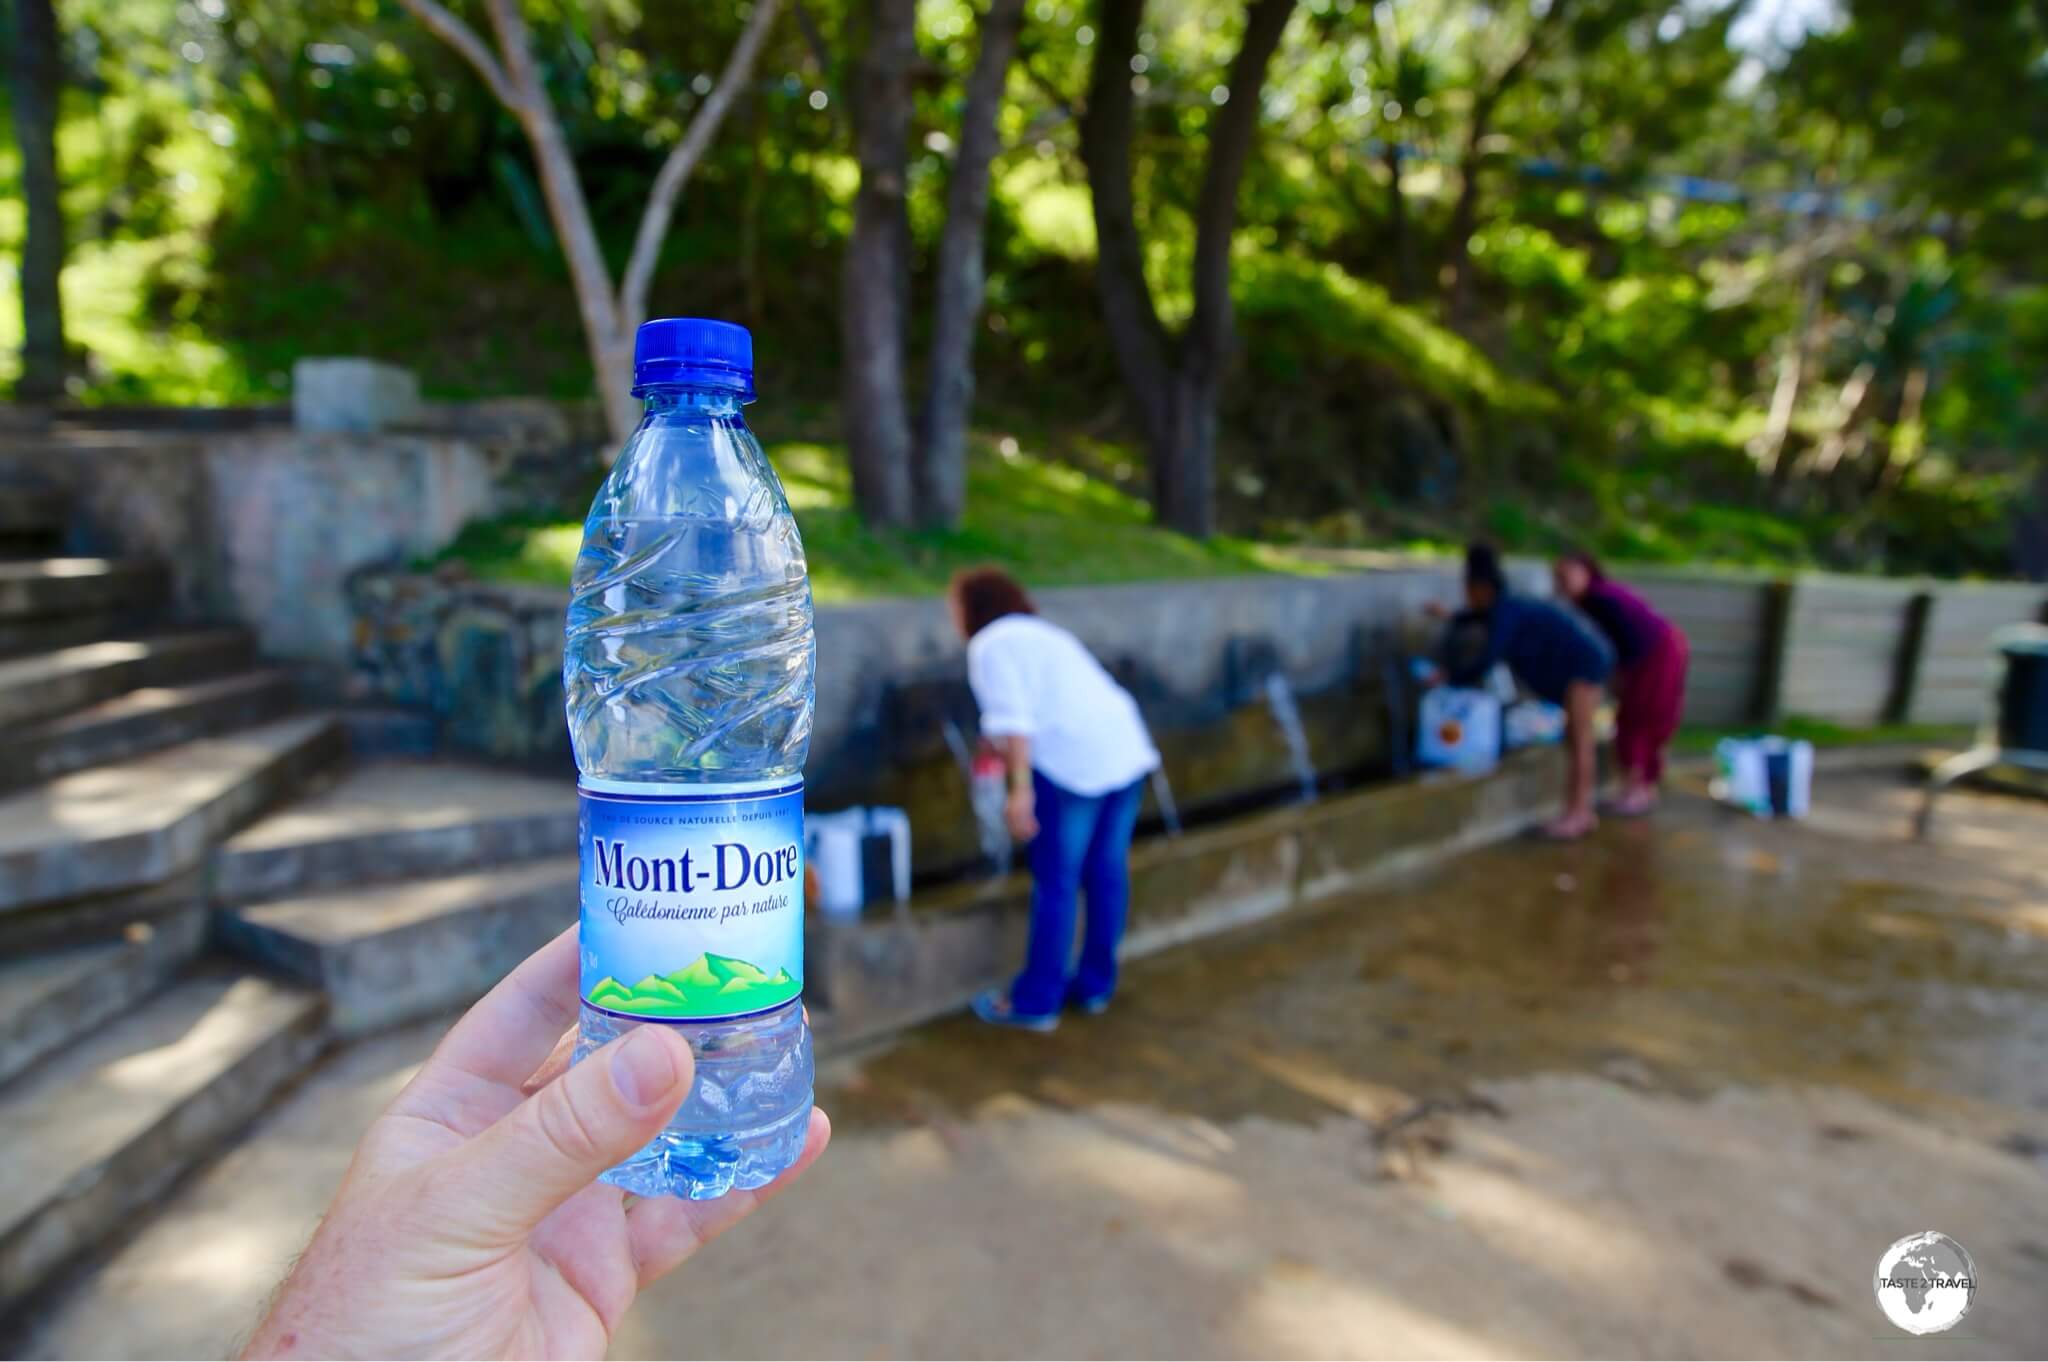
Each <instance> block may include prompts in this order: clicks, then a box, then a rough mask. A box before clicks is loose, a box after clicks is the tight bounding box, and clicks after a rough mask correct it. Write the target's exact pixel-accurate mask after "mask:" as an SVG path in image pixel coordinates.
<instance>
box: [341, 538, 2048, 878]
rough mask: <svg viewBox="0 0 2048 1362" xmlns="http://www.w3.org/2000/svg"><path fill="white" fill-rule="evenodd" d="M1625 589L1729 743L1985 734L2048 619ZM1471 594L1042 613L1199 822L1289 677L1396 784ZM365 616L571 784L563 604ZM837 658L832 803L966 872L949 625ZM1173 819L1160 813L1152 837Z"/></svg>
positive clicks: (941, 864) (466, 729)
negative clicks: (1998, 647) (1823, 731)
mask: <svg viewBox="0 0 2048 1362" xmlns="http://www.w3.org/2000/svg"><path fill="white" fill-rule="evenodd" d="M1514 570H1515V573H1516V576H1517V578H1518V585H1519V586H1520V588H1521V589H1524V590H1528V591H1533V592H1541V591H1544V590H1547V587H1548V583H1547V580H1546V575H1545V573H1544V571H1543V567H1542V565H1541V564H1536V563H1521V564H1517V565H1516V566H1515V569H1514ZM1623 575H1624V576H1625V577H1626V578H1627V580H1629V581H1631V582H1634V583H1637V584H1638V585H1640V586H1641V588H1642V589H1643V590H1644V592H1645V594H1647V595H1648V596H1649V597H1650V599H1651V600H1652V601H1654V602H1655V603H1656V604H1657V605H1658V606H1660V607H1661V608H1662V609H1664V610H1665V611H1666V612H1667V613H1669V614H1670V615H1671V617H1672V618H1673V619H1674V620H1676V621H1677V623H1678V624H1679V625H1680V626H1681V627H1682V628H1684V629H1685V630H1686V632H1687V634H1688V635H1689V636H1690V638H1691V639H1692V643H1693V650H1694V654H1693V655H1694V662H1693V671H1692V675H1691V678H1690V682H1689V685H1688V693H1687V703H1686V713H1685V717H1686V720H1687V722H1689V723H1693V724H1699V725H1706V726H1712V727H1738V726H1741V725H1744V724H1751V723H1754V724H1763V723H1767V722H1769V721H1770V720H1771V719H1772V718H1774V717H1775V716H1779V715H1782V714H1788V713H1789V714H1798V715H1802V716H1809V717H1818V718H1827V719H1834V720H1836V721H1839V722H1852V723H1868V722H1875V721H1877V720H1879V719H1898V718H1904V717H1908V716H1911V717H1914V718H1918V719H1923V720H1935V721H1949V722H1955V721H1962V720H1966V719H1968V718H1969V717H1972V716H1973V715H1974V713H1975V706H1976V700H1975V698H1974V695H1973V693H1972V691H1971V687H1972V685H1973V684H1974V685H1976V686H1977V687H1979V688H1981V684H1982V677H1983V676H1984V670H1983V664H1982V662H1981V657H1982V650H1983V647H1984V643H1985V640H1986V639H1987V638H1988V637H1989V634H1990V632H1991V631H1992V629H1993V628H1995V627H1996V626H1997V625H1998V624H2000V623H2005V622H2010V621H2012V620H2019V619H2027V618H2033V617H2037V616H2038V614H2039V612H2040V609H2041V607H2042V604H2043V601H2044V597H2048V588H2041V587H2023V586H2002V587H1990V586H1971V585H1963V584H1929V583H1918V582H1905V581H1858V580H1854V579H1844V578H1834V577H1824V576H1815V577H1801V578H1797V579H1792V580H1780V579H1775V578H1771V577H1768V576H1763V575H1754V574H1751V575H1745V574H1728V573H1676V572H1669V571H1649V572H1635V571H1626V572H1624V574H1623ZM1456 592H1457V583H1456V580H1455V565H1454V564H1452V563H1449V562H1442V561H1437V562H1423V563H1416V562H1394V563H1389V564H1388V565H1387V566H1384V567H1380V568H1376V569H1374V570H1371V571H1363V572H1351V573H1342V574H1333V575H1330V576H1326V577H1286V576H1265V577H1238V578H1226V579H1216V580H1206V581H1189V582H1151V583H1143V584H1134V585H1127V586H1105V587H1086V588H1068V589H1058V590H1048V591H1043V592H1040V593H1039V605H1040V608H1041V609H1042V610H1043V611H1044V612H1045V614H1046V615H1047V616H1048V617H1049V618H1051V619H1053V620H1055V621H1057V622H1058V623H1060V624H1063V625H1065V626H1067V627H1068V628H1070V629H1072V630H1073V631H1074V632H1075V633H1076V634H1078V635H1079V636H1080V637H1081V639H1082V640H1083V641H1084V642H1085V643H1087V644H1088V646H1089V647H1090V648H1091V649H1093V650H1094V651H1095V653H1096V654H1097V655H1098V656H1099V657H1101V658H1102V659H1103V661H1104V663H1105V664H1106V665H1107V666H1108V667H1109V668H1110V669H1111V670H1112V671H1113V672H1115V673H1116V675H1117V676H1118V677H1119V679H1120V680H1122V681H1123V683H1124V684H1125V685H1126V686H1127V687H1129V689H1130V690H1131V692H1132V693H1133V694H1134V695H1135V696H1136V697H1137V698H1138V702H1139V704H1140V706H1141V707H1142V708H1143V710H1144V712H1145V716H1146V720H1147V722H1148V723H1149V724H1150V725H1151V727H1152V730H1153V736H1154V738H1155V739H1156V741H1157V742H1158V744H1159V747H1160V750H1161V752H1162V754H1163V756H1164V757H1165V765H1166V773H1167V777H1168V780H1169V783H1170V786H1171V788H1172V790H1173V791H1174V792H1175V794H1176V796H1177V798H1178V802H1179V804H1180V806H1181V808H1182V810H1183V812H1187V813H1192V814H1195V815H1198V816H1199V815H1202V814H1204V813H1210V812H1227V811H1229V810H1231V809H1234V808H1238V807H1242V806H1244V805H1247V804H1250V803H1253V802H1258V801H1260V800H1264V799H1268V798H1270V797H1272V796H1274V795H1276V794H1284V793H1285V792H1286V791H1287V790H1288V789H1289V788H1290V787H1292V786H1294V785H1295V784H1296V782H1297V774H1296V771H1295V769H1294V767H1293V765H1292V763H1291V760H1290V757H1289V751H1288V745H1287V740H1286V737H1285V735H1284V734H1283V732H1282V730H1281V728H1280V726H1279V723H1278V721H1277V719H1276V715H1275V712H1274V709H1273V706H1272V703H1271V696H1270V692H1269V684H1270V682H1269V678H1273V677H1279V678H1284V680H1285V682H1286V684H1287V688H1288V692H1289V695H1290V696H1291V697H1292V699H1293V700H1294V702H1295V706H1296V708H1297V709H1298V712H1299V716H1300V719H1301V724H1302V728H1303V729H1304V731H1305V734H1306V737H1307V744H1308V750H1309V755H1310V758H1311V760H1312V762H1313V765H1314V768H1315V770H1316V772H1317V774H1318V776H1319V777H1320V778H1321V780H1322V782H1323V784H1324V786H1325V788H1329V787H1331V786H1333V785H1335V786H1341V785H1344V784H1347V783H1351V782H1354V781H1356V780H1359V779H1362V778H1366V777H1373V776H1379V775H1383V774H1386V773H1387V772H1389V771H1398V770H1399V769H1401V766H1402V764H1403V763H1402V756H1403V754H1404V753H1405V751H1406V750H1407V746H1408V740H1407V735H1406V734H1405V732H1403V731H1399V730H1400V723H1401V717H1402V715H1403V714H1404V713H1405V712H1406V710H1405V705H1402V706H1395V705H1390V704H1389V703H1388V697H1389V694H1390V688H1392V687H1402V686H1404V685H1405V682H1404V681H1403V680H1402V674H1403V671H1404V667H1403V664H1404V661H1405V658H1406V657H1407V656H1408V655H1410V654H1411V653H1413V652H1415V651H1417V650H1420V649H1423V648H1426V647H1428V646H1429V644H1430V642H1431V641H1432V638H1433V634H1434V626H1432V625H1430V624H1429V623H1427V621H1426V620H1424V618H1423V617H1422V611H1421V607H1422V606H1423V604H1424V603H1425V602H1428V601H1432V600H1437V601H1449V600H1452V599H1454V597H1455V595H1456ZM348 600H349V610H350V613H351V614H352V616H353V618H354V642H355V647H354V655H353V662H352V669H353V670H352V674H351V679H350V683H349V685H350V693H351V694H352V695H353V696H355V697H357V698H359V699H363V700H375V701H379V702H384V703H393V704H399V705H403V706H406V707H409V708H414V709H417V710H420V711H422V712H425V713H428V714H430V715H432V716H433V717H434V719H435V721H436V722H437V723H438V724H439V726H440V728H441V732H442V737H443V739H444V741H446V742H447V743H448V744H449V745H452V746H455V747H459V748H462V749H465V750H468V751H473V752H478V753H482V754H485V755H487V756H490V757H493V758H497V759H500V760H505V761H510V762H515V763H519V764H522V765H527V766H533V767H538V768H541V769H545V770H553V771H559V772H561V773H563V774H564V775H566V774H567V772H568V770H569V752H568V740H567V733H566V731H565V728H564V725H563V722H562V691H561V679H560V668H561V640H562V622H563V616H564V613H565V612H566V610H567V606H568V595H567V592H566V591H564V590H560V589H543V588H531V587H512V586H503V585H492V584H486V583H473V582H466V581H462V580H459V579H453V578H435V577H429V576H422V575H419V574H408V573H403V572H389V571H381V570H377V571H366V572H362V573H358V574H356V576H355V577H353V578H352V579H351V581H350V583H349V587H348ZM1923 645H1924V649H1925V650H1926V651H1927V654H1928V656H1927V662H1926V665H1925V666H1924V667H1923V666H1921V665H1920V659H1921V653H1922V651H1923ZM1973 657H1974V658H1976V659H1978V660H1977V661H1975V662H1973V661H1972V660H1971V659H1972V658H1973ZM818 658H819V662H818V692H817V722H816V727H815V730H814V736H813V741H812V747H811V763H810V767H809V770H808V773H807V774H808V777H809V780H810V782H811V786H812V791H813V804H814V806H815V807H820V808H831V807H836V806H842V805H847V804H856V803H869V804H887V805H894V806H899V807H903V808H906V809H909V810H910V811H911V814H912V821H913V825H914V826H915V827H916V828H917V836H916V839H915V847H916V853H917V855H916V860H917V866H918V869H919V871H920V873H937V872H941V871H944V870H949V869H955V868H959V867H961V866H964V865H966V864H969V863H971V862H973V861H974V860H975V859H976V858H977V856H978V855H979V849H978V846H977V844H976V841H975V833H974V826H973V822H972V820H971V818H970V816H969V815H968V813H967V786H966V782H965V779H964V777H963V775H962V773H961V770H960V766H959V762H958V759H957V755H956V749H955V747H954V746H953V745H952V743H951V742H949V738H948V734H949V728H950V731H951V732H952V733H953V734H955V735H958V736H959V737H961V738H970V739H971V737H972V735H973V733H974V732H975V710H974V703H973V698H972V696H971V695H970V694H969V693H968V690H967V686H966V667H965V661H964V658H963V656H962V649H961V645H960V642H959V640H958V639H957V638H955V637H954V634H953V630H952V626H951V624H950V622H949V621H948V619H947V617H946V612H945V609H944V607H943V605H942V604H941V603H940V602H939V601H937V600H884V601H871V602H862V603H858V604H850V605H833V606H826V607H822V608H820V610H819V611H818ZM1973 678H1974V681H1973ZM1162 812H1163V811H1162V810H1160V809H1159V808H1157V807H1156V806H1153V805H1149V804H1148V807H1147V811H1146V816H1147V817H1148V818H1151V819H1157V818H1158V817H1160V816H1161V814H1162Z"/></svg>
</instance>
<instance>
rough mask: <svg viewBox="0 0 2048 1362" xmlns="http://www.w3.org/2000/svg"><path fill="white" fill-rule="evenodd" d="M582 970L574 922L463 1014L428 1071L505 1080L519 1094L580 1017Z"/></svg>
mask: <svg viewBox="0 0 2048 1362" xmlns="http://www.w3.org/2000/svg"><path fill="white" fill-rule="evenodd" d="M577 972H578V970H577V958H576V928H574V927H570V928H568V929H567V930H566V931H564V932H563V933H562V934H561V935H560V936H557V937H556V938H555V939H554V940H553V941H550V942H548V944H547V945H545V946H542V947H541V948H540V949H539V950H537V951H535V952H534V953H533V954H532V955H529V956H527V957H526V959H525V960H524V961H522V962H521V963H520V965H519V967H518V968H517V969H515V970H513V971H512V972H511V973H510V974H508V975H506V976H505V977H504V978H503V979H500V980H499V981H498V985H497V987H496V988H493V989H492V990H491V991H490V992H489V993H486V994H485V995H484V996H483V998H482V1000H481V1001H479V1002H478V1003H477V1005H476V1006H475V1007H472V1008H470V1009H469V1011H467V1012H465V1013H463V1015H462V1020H460V1021H458V1022H456V1023H455V1025H454V1027H453V1028H452V1029H450V1030H449V1032H448V1034H447V1035H446V1036H444V1037H442V1038H441V1043H440V1044H439V1045H437V1046H435V1047H434V1053H433V1054H432V1055H430V1056H429V1057H428V1058H427V1063H426V1071H428V1072H431V1071H434V1070H442V1071H449V1072H453V1073H459V1074H463V1075H467V1076H468V1077H471V1078H479V1079H482V1080H484V1081H485V1082H489V1083H502V1084H504V1085H505V1086H507V1087H509V1088H511V1089H512V1090H513V1091H514V1092H515V1093H516V1092H517V1091H518V1090H519V1085H520V1084H521V1083H522V1082H524V1081H525V1079H526V1076H527V1075H528V1074H531V1073H532V1072H533V1071H534V1070H535V1069H537V1068H539V1067H540V1064H541V1061H543V1060H545V1059H546V1058H547V1057H548V1053H549V1051H551V1050H553V1049H554V1046H555V1042H556V1040H557V1039H558V1038H560V1036H561V1034H562V1032H564V1031H566V1030H567V1029H568V1028H569V1027H570V1026H571V1025H572V1024H574V1022H575V1021H576V1006H577V1001H578V990H577V982H578V981H577Z"/></svg>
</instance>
